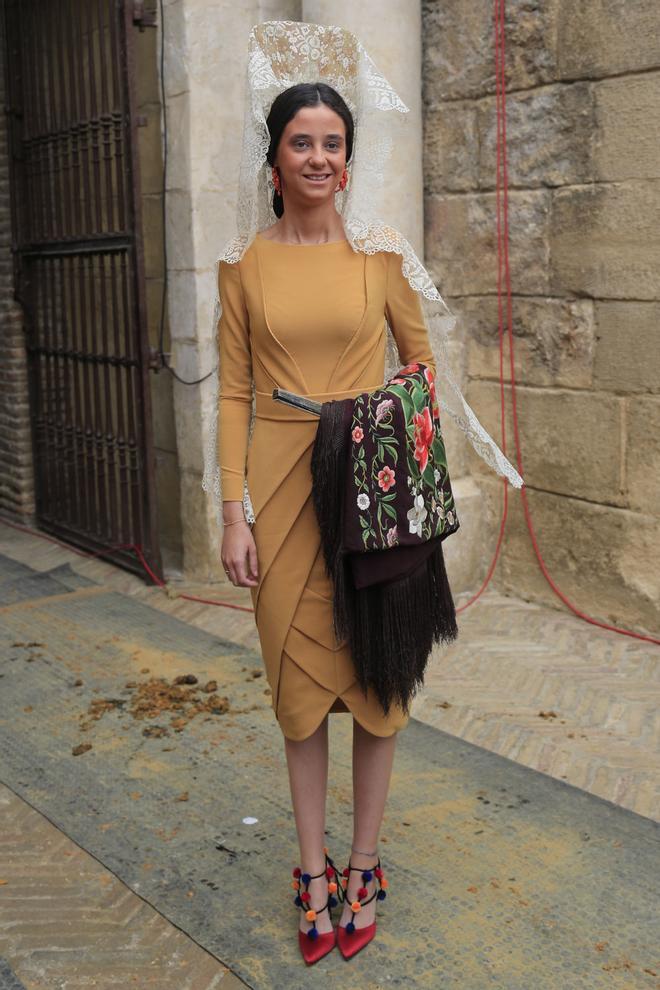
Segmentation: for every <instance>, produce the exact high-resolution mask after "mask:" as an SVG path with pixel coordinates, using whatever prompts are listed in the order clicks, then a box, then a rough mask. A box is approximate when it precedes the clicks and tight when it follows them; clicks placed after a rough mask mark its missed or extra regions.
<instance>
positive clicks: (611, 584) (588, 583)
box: [480, 479, 660, 644]
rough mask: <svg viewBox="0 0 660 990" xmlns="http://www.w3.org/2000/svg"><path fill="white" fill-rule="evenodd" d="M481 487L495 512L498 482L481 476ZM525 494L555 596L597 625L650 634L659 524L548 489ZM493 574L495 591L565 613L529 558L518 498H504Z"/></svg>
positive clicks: (658, 604)
mask: <svg viewBox="0 0 660 990" xmlns="http://www.w3.org/2000/svg"><path fill="white" fill-rule="evenodd" d="M480 485H482V487H483V490H484V493H485V497H486V498H489V499H491V500H492V502H493V504H494V505H495V506H499V507H500V510H499V511H500V515H501V503H502V492H501V487H500V485H499V484H498V482H497V480H490V479H482V480H481V481H480ZM526 497H527V504H528V506H529V511H530V516H531V519H532V525H533V528H534V532H535V534H536V539H537V543H538V545H539V548H540V552H541V556H542V557H543V560H544V561H545V564H546V567H547V569H548V572H549V574H550V576H551V577H552V579H553V581H554V582H555V584H556V585H557V586H558V587H559V588H560V590H561V591H562V593H563V594H564V595H566V597H567V598H568V599H569V600H570V601H571V602H572V603H573V604H574V605H575V606H576V607H577V608H579V609H580V610H581V611H583V612H585V613H586V614H587V615H590V616H592V617H593V618H595V619H598V620H599V621H603V622H609V623H612V624H615V625H621V626H623V627H624V628H628V629H632V630H636V631H639V632H646V633H651V634H652V635H656V636H657V635H658V630H659V629H660V568H658V563H657V562H658V559H660V521H659V520H658V519H657V518H654V517H653V516H651V515H648V514H644V513H640V512H632V511H630V510H628V509H621V508H617V507H615V506H611V505H598V504H595V503H593V502H587V501H583V500H581V499H578V498H566V497H565V496H561V495H555V494H553V493H551V492H542V491H535V490H534V489H527V492H526ZM495 573H496V578H497V580H496V585H497V587H498V588H499V590H501V591H504V592H506V593H509V594H515V595H517V596H520V597H523V598H524V599H525V600H527V601H533V602H539V603H541V604H546V605H553V606H555V607H556V608H559V609H561V610H562V611H564V610H566V609H567V606H566V605H564V604H563V603H562V601H561V599H560V598H559V597H558V596H557V595H556V594H555V592H554V591H553V590H552V588H551V587H550V585H549V584H548V582H547V581H546V579H545V577H544V576H543V572H542V571H541V568H540V565H539V563H538V560H537V559H536V555H535V553H534V549H533V546H532V542H531V538H530V535H529V531H528V529H527V525H526V521H525V517H524V513H523V505H522V496H521V494H520V493H515V495H514V497H513V498H509V501H508V518H507V524H506V530H505V537H504V546H503V552H502V556H501V559H500V565H499V567H498V569H497V571H496V572H495ZM612 636H613V637H615V634H614V633H613V634H612ZM614 642H615V639H614V640H613V644H614Z"/></svg>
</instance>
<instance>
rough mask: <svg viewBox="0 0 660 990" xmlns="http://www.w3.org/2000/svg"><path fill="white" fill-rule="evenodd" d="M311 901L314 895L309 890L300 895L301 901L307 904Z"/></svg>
mask: <svg viewBox="0 0 660 990" xmlns="http://www.w3.org/2000/svg"><path fill="white" fill-rule="evenodd" d="M311 899H312V895H311V894H310V892H309V891H308V890H305V891H303V893H302V894H301V895H300V900H301V901H305V903H307V901H311Z"/></svg>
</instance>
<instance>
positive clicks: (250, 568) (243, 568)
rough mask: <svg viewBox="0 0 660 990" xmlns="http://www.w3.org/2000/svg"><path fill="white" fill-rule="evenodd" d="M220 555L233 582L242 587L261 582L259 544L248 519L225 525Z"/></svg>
mask: <svg viewBox="0 0 660 990" xmlns="http://www.w3.org/2000/svg"><path fill="white" fill-rule="evenodd" d="M220 557H221V559H222V563H223V565H224V568H225V572H226V574H227V577H228V578H229V580H230V581H231V583H232V584H235V585H237V586H238V587H241V588H250V587H254V586H255V585H257V584H259V578H258V564H257V545H256V543H255V542H254V537H253V535H252V530H251V529H250V526H249V523H248V522H247V520H246V519H243V520H241V522H237V523H234V524H233V525H231V526H226V527H225V529H224V531H223V536H222V548H221V550H220Z"/></svg>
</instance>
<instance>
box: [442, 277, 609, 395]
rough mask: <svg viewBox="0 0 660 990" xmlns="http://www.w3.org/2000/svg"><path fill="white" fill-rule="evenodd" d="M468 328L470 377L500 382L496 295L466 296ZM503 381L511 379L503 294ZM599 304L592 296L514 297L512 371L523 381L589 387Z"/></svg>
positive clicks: (465, 311)
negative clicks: (597, 306) (597, 304)
mask: <svg viewBox="0 0 660 990" xmlns="http://www.w3.org/2000/svg"><path fill="white" fill-rule="evenodd" d="M461 305H462V308H463V313H464V319H465V322H466V323H467V325H468V327H469V337H468V372H469V375H470V377H471V378H488V379H496V380H498V381H499V377H500V348H499V314H498V302H497V299H496V298H495V297H493V296H481V297H472V298H470V299H465V300H463V301H462V304H461ZM502 308H503V313H502V329H503V335H504V350H503V355H504V361H503V368H504V380H505V381H506V382H510V381H511V368H510V358H509V336H508V329H507V306H506V299H503V307H502ZM594 323H595V319H594V304H593V302H592V301H591V300H590V299H553V298H552V297H545V298H531V297H529V296H525V297H520V296H514V297H513V298H512V300H511V325H512V331H513V356H514V362H513V370H514V377H515V380H516V382H519V383H520V384H522V385H539V386H543V385H562V386H566V387H569V388H589V387H590V386H591V381H592V367H593V360H594V346H595V336H596V333H595V326H594Z"/></svg>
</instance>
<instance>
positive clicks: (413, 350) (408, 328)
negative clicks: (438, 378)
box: [385, 251, 436, 375]
mask: <svg viewBox="0 0 660 990" xmlns="http://www.w3.org/2000/svg"><path fill="white" fill-rule="evenodd" d="M387 264H388V268H387V294H386V299H385V316H386V318H387V322H388V323H389V325H390V329H391V330H392V335H393V336H394V339H395V341H396V346H397V349H398V351H399V357H400V359H401V364H402V365H406V364H412V363H414V362H415V361H421V362H422V363H423V364H427V365H429V366H430V367H431V370H432V372H433V374H434V375H435V373H436V367H435V357H434V355H433V349H432V347H431V343H430V341H429V335H428V330H427V328H426V323H425V322H424V314H423V312H422V306H421V301H420V298H419V295H418V293H417V292H415V290H414V289H413V288H412V286H411V285H410V282H409V281H408V279H407V278H406V277H405V275H404V274H403V272H402V271H401V255H400V254H396V252H394V251H391V252H389V254H388V260H387Z"/></svg>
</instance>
